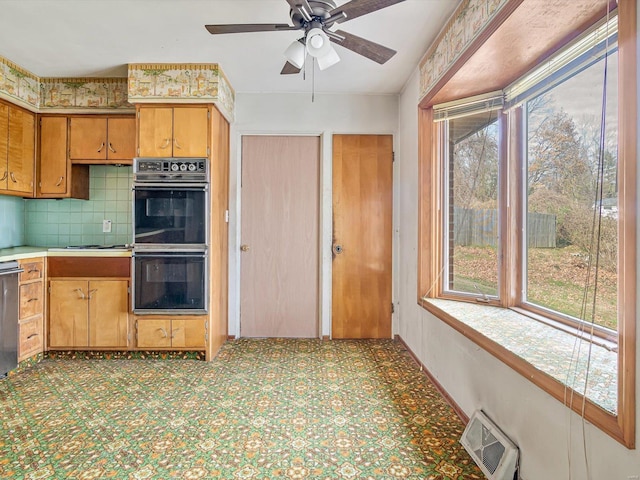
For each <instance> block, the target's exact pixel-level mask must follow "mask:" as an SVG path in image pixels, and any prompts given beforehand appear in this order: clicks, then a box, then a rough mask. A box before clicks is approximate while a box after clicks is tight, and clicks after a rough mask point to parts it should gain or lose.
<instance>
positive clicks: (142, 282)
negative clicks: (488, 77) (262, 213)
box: [132, 158, 209, 314]
mask: <svg viewBox="0 0 640 480" xmlns="http://www.w3.org/2000/svg"><path fill="white" fill-rule="evenodd" d="M133 173H134V183H133V209H132V213H133V215H132V217H133V255H132V258H133V260H132V261H133V295H132V299H133V312H134V313H137V314H169V313H170V314H203V313H206V312H207V308H208V305H207V296H208V289H207V285H208V261H207V256H208V244H209V171H208V161H207V159H206V158H180V159H178V158H135V159H134V163H133Z"/></svg>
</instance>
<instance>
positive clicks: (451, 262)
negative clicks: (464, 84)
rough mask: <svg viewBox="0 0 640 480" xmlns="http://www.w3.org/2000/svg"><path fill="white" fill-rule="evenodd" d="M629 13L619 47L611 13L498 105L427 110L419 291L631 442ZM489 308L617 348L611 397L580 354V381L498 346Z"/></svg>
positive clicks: (472, 102)
mask: <svg viewBox="0 0 640 480" xmlns="http://www.w3.org/2000/svg"><path fill="white" fill-rule="evenodd" d="M621 10H623V11H626V12H627V13H628V14H630V18H633V21H631V20H630V21H627V22H624V23H621V25H624V26H621V29H620V30H621V32H620V39H621V40H620V42H621V45H620V46H619V45H618V17H617V16H616V15H615V14H612V15H611V16H610V17H608V18H605V19H602V20H601V21H600V22H598V24H596V25H594V26H592V27H590V28H589V29H588V30H585V32H584V34H583V35H581V36H579V37H578V38H576V39H574V40H573V41H572V42H570V43H568V44H567V45H565V46H564V47H563V48H560V49H558V50H557V51H556V52H555V53H553V54H550V55H542V57H543V58H545V60H544V62H542V63H540V64H538V65H533V66H531V65H530V66H529V68H531V70H530V71H529V73H527V74H526V75H524V76H522V77H521V78H520V79H518V80H516V81H515V82H512V83H510V84H508V85H503V86H502V87H501V88H503V90H502V91H501V92H500V93H501V95H500V102H497V101H496V92H493V93H491V94H485V95H482V96H475V97H471V98H466V99H465V98H461V99H459V100H455V101H451V102H449V103H447V104H440V105H435V106H429V107H427V108H424V106H423V108H422V110H421V115H420V122H421V126H420V128H421V142H422V143H421V147H420V154H421V205H420V207H421V211H420V235H421V237H420V258H419V261H420V270H419V292H418V293H419V299H420V303H421V304H422V305H423V306H424V307H425V308H427V309H428V310H430V311H431V312H432V313H434V314H436V315H437V316H439V317H440V318H442V319H443V320H445V321H447V322H448V323H450V324H451V325H452V326H454V327H455V328H457V329H458V330H459V331H460V332H461V333H463V334H465V335H467V336H468V337H469V338H471V339H473V340H474V341H476V342H478V343H479V344H480V345H481V346H483V347H484V348H486V349H487V350H488V351H490V352H491V353H493V354H494V355H496V356H497V357H498V358H500V359H501V360H503V361H505V362H506V363H508V364H510V365H512V366H513V367H514V368H515V369H516V370H518V371H519V372H521V373H523V374H524V375H526V376H527V377H528V378H531V379H532V381H534V382H535V383H537V384H538V385H540V386H541V387H542V388H544V389H545V390H547V391H548V392H549V393H551V394H552V395H554V396H555V397H556V398H558V399H559V400H561V401H565V400H563V399H566V398H567V389H574V390H575V392H573V393H572V394H571V398H574V394H575V396H576V397H577V398H581V399H583V400H581V401H580V402H581V403H580V402H577V403H576V404H574V403H571V404H570V405H569V406H570V407H571V408H572V409H574V410H576V411H578V412H580V413H582V414H585V416H586V417H587V418H588V419H589V420H591V421H592V422H593V423H595V424H596V425H598V426H600V427H601V428H603V430H605V431H606V432H607V433H609V434H610V435H611V436H613V437H614V438H616V439H618V440H620V441H621V442H623V443H625V444H626V445H628V446H633V445H634V438H635V434H634V431H635V430H634V428H635V427H634V417H635V413H634V412H635V410H634V407H635V397H634V394H633V392H634V390H635V387H634V385H635V383H634V376H635V373H634V372H635V371H634V368H633V367H632V368H629V365H633V366H634V367H635V348H634V339H635V324H636V319H635V303H636V271H635V267H636V265H635V259H636V249H637V244H636V241H635V238H636V232H635V230H636V221H637V220H636V210H637V204H636V202H637V197H636V193H635V189H636V167H635V163H636V146H635V142H636V138H635V136H636V118H635V112H636V100H637V99H636V72H635V65H636V63H635V62H636V59H635V46H633V47H630V46H629V45H630V44H634V43H635V34H636V30H635V10H636V8H635V2H631V1H629V2H627V1H625V2H621ZM622 40H625V42H626V43H625V45H626V46H625V47H624V48H623V46H622ZM618 48H620V50H618ZM532 67H533V68H532ZM470 89H471V90H476V91H477V85H474V86H473V87H472V88H470ZM492 89H495V86H492ZM625 95H627V98H625ZM619 100H620V101H619ZM498 103H499V104H498ZM430 299H433V301H430ZM452 300H454V301H459V302H455V304H454V306H453V307H451V306H450V305H451V304H450V303H447V302H451V301H452ZM466 302H471V303H474V304H476V305H474V306H473V307H471V306H469V307H468V308H467V310H468V311H469V312H473V315H476V323H475V326H471V324H472V323H473V322H468V323H466V324H464V318H462V317H464V315H465V308H464V305H466V304H467V303H466ZM482 304H490V305H491V306H490V307H480V308H485V309H491V308H494V309H495V307H496V306H497V307H503V308H504V309H510V310H508V311H509V312H511V313H510V314H509V315H504V318H505V319H509V320H511V319H513V318H516V317H517V315H523V316H524V318H527V319H528V321H538V320H539V321H540V322H541V323H539V324H537V325H547V326H548V328H555V329H557V330H559V331H562V332H565V333H567V334H569V335H575V337H576V338H578V339H580V340H579V341H584V340H585V339H586V341H587V342H593V344H597V345H598V346H600V347H603V348H604V349H608V351H613V352H616V353H615V354H617V355H618V357H617V358H618V367H617V370H616V369H615V367H614V368H613V375H614V377H615V378H614V379H613V382H612V384H611V385H612V386H611V388H612V390H613V397H614V398H613V403H607V401H604V400H602V399H599V398H598V394H593V395H590V393H589V385H588V377H589V370H588V368H589V362H588V361H584V359H583V358H580V359H579V360H577V361H576V360H575V359H573V358H572V359H571V362H575V364H574V366H572V367H571V368H572V369H573V370H574V371H573V373H572V375H573V377H574V378H573V379H569V378H568V377H569V376H567V380H563V379H560V378H559V377H558V376H557V375H553V374H551V373H549V372H545V373H547V375H548V376H540V375H537V374H536V369H537V368H538V366H537V365H536V367H533V366H532V364H531V363H530V362H528V361H525V360H523V358H524V357H523V356H520V354H518V353H515V352H516V351H515V350H513V349H510V350H509V353H507V351H506V348H507V347H505V346H504V345H506V344H507V343H511V345H513V343H514V342H516V343H517V338H515V339H514V338H513V336H512V337H511V338H509V339H508V341H507V342H505V344H498V345H496V344H495V343H496V342H497V340H495V337H494V336H486V335H483V334H478V333H477V332H478V331H479V330H477V328H480V327H478V321H477V318H478V315H477V314H478V310H477V308H479V305H482ZM447 308H448V309H449V310H447ZM488 311H491V312H495V310H488ZM502 311H505V310H502ZM491 315H493V316H494V317H495V315H494V313H491ZM514 315H515V317H514ZM498 316H500V315H499V314H498ZM531 319H533V320H531ZM491 321H492V322H493V321H494V319H493V318H492V319H491ZM498 324H499V322H498V321H496V323H492V325H493V328H494V330H495V326H496V325H498ZM536 331H537V329H536ZM529 338H531V337H529ZM523 347H524V348H523V349H522V350H521V351H526V347H527V346H526V345H525V346H523ZM544 347H545V348H546V349H547V351H548V352H550V354H551V353H552V352H553V351H554V350H558V348H559V346H558V345H554V344H548V345H545V346H544ZM562 348H565V347H562ZM542 351H544V349H542ZM513 353H515V355H513ZM518 356H520V358H517V357H518ZM576 358H577V357H576ZM614 358H615V356H614ZM557 366H558V365H556V367H557ZM562 368H564V367H562ZM580 369H586V370H584V371H581V370H580ZM578 377H579V378H580V379H581V380H579V381H577V380H576V378H578ZM581 382H582V383H581ZM606 410H608V412H606Z"/></svg>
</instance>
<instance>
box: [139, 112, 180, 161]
mask: <svg viewBox="0 0 640 480" xmlns="http://www.w3.org/2000/svg"><path fill="white" fill-rule="evenodd" d="M172 118H173V109H172V108H169V107H167V108H165V107H140V110H138V146H139V152H138V155H139V156H141V157H171V156H172V149H171V143H172V138H173V121H172Z"/></svg>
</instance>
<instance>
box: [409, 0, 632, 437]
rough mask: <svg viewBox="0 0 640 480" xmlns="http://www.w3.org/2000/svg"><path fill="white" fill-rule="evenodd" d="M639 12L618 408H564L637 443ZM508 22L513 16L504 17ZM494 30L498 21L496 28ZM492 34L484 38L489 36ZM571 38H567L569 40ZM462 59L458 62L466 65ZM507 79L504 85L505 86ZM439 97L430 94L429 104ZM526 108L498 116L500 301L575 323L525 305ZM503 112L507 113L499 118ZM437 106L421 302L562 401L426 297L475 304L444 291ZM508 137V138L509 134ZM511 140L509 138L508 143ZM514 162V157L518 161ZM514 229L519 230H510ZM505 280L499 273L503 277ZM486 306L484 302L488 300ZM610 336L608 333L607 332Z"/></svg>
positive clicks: (423, 113)
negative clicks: (522, 193)
mask: <svg viewBox="0 0 640 480" xmlns="http://www.w3.org/2000/svg"><path fill="white" fill-rule="evenodd" d="M636 13H637V6H636V2H635V0H620V1H619V6H618V16H619V19H618V22H619V30H618V51H619V66H618V72H619V74H618V97H619V98H624V102H619V107H618V108H619V112H618V118H619V122H618V123H619V125H620V127H619V133H618V171H619V179H620V184H619V192H618V198H619V234H618V265H624V266H627V267H628V266H632V267H633V268H619V280H618V282H619V288H618V311H619V313H618V318H619V322H618V335H617V336H618V399H617V401H618V408H617V413H616V414H613V413H611V412H607V411H605V410H604V409H602V408H601V407H599V406H598V405H596V404H595V403H593V402H592V401H590V400H589V399H588V398H587V399H584V398H583V397H582V396H581V395H580V394H579V393H577V392H576V393H575V394H574V395H572V398H573V401H572V402H570V404H568V405H567V406H568V407H569V408H571V409H572V410H574V411H575V412H577V413H578V414H582V413H583V412H584V416H585V418H586V419H587V420H588V421H590V422H591V423H593V424H594V425H596V426H597V427H598V428H600V429H602V430H603V431H604V432H605V433H607V434H608V435H610V436H611V437H612V438H614V439H615V440H617V441H618V442H620V443H622V444H623V445H625V446H627V447H628V448H635V376H636V374H635V368H636V286H637V281H636V265H637V264H636V257H637V242H636V226H637V225H636V218H635V217H636V211H637V197H636V192H635V189H636V183H637V176H636V169H637V167H636V161H637V146H636V133H637V120H636V113H637V72H636V64H637V59H636V49H637V47H636V44H635V41H636V31H637V26H636ZM507 20H508V18H507ZM495 29H496V30H497V26H496V27H495ZM488 38H490V37H489V34H487V36H485V38H484V39H483V41H485V40H487V39H488ZM566 43H569V42H565V44H566ZM463 65H464V64H462V65H458V66H457V67H456V68H461V67H462V66H463ZM506 86H507V85H506V84H505V85H504V86H503V87H506ZM435 95H436V94H427V96H426V97H425V98H427V99H429V100H427V102H428V101H430V100H431V99H433V98H434V97H435ZM523 115H524V114H523V111H522V108H521V107H520V108H516V109H514V110H513V111H511V113H510V114H509V116H508V118H503V119H502V121H501V127H500V133H501V140H500V146H501V148H502V152H503V153H501V158H502V156H504V154H506V156H508V157H509V158H510V161H506V162H505V161H500V164H499V171H500V186H499V209H502V210H501V211H502V212H504V218H503V219H502V221H501V226H500V235H501V238H502V242H500V250H499V259H501V261H500V260H499V263H500V267H499V276H500V275H502V280H503V281H499V291H500V297H499V298H500V301H499V302H498V305H499V306H502V307H507V308H513V309H514V310H517V311H519V312H521V313H526V314H528V315H529V316H532V317H534V318H537V319H539V320H542V321H545V322H548V323H550V324H552V325H553V324H555V323H560V324H563V325H567V324H571V323H572V322H567V318H565V316H563V315H555V314H551V315H550V314H549V312H548V311H547V310H546V309H542V308H541V309H537V308H530V305H531V304H527V305H526V306H525V305H524V304H523V298H522V294H521V292H522V289H521V286H522V285H523V282H524V281H526V280H525V278H524V277H523V268H522V265H523V260H522V258H521V257H522V255H523V250H522V248H521V245H522V243H521V242H522V233H521V232H522V231H523V230H522V222H523V215H521V214H520V212H521V211H522V208H523V204H522V202H523V199H522V196H521V195H518V194H517V192H519V191H522V188H523V175H522V168H523V164H522V162H523V161H525V162H526V158H524V155H523V152H524V148H525V139H524V136H523V131H522V129H521V127H520V126H521V125H523V121H524V119H523ZM501 117H502V116H501ZM433 120H434V111H433V105H432V104H429V103H425V101H423V103H421V104H420V105H419V109H418V128H419V130H418V131H419V139H418V143H419V144H418V155H419V184H420V185H419V188H420V194H419V212H418V219H419V249H418V262H419V264H418V304H419V305H421V306H422V307H423V308H424V309H426V310H428V311H429V312H431V313H432V314H434V315H435V316H436V317H438V318H440V319H441V320H443V321H445V322H446V323H448V324H449V325H450V326H452V327H453V328H455V329H456V330H457V331H459V332H460V333H462V334H463V335H465V336H466V337H468V338H470V339H471V340H473V341H474V342H476V343H477V344H478V345H479V346H481V347H482V348H484V349H485V350H487V351H488V352H489V353H491V354H493V355H494V356H496V357H497V358H498V359H500V360H502V361H503V362H504V363H506V364H507V365H509V366H510V367H512V368H513V369H514V370H516V371H517V372H519V373H521V374H522V375H523V376H525V377H527V378H528V379H530V380H531V381H532V382H533V383H534V384H536V385H538V386H539V387H541V388H542V389H543V390H545V391H546V392H548V393H550V394H551V395H552V396H554V397H555V398H556V399H558V400H559V401H562V402H564V401H565V393H566V388H567V387H565V385H563V384H562V383H560V382H559V381H557V380H555V379H553V378H551V377H550V376H549V375H547V374H545V373H544V372H541V371H539V370H537V369H535V368H534V367H532V366H531V365H530V364H528V363H527V362H525V361H524V360H523V359H522V358H520V357H518V356H517V355H515V354H513V353H512V352H510V351H508V350H507V349H505V348H504V347H502V346H501V345H499V344H497V343H496V342H494V341H492V340H489V339H488V338H486V337H485V336H483V335H482V334H480V333H479V332H477V331H475V330H473V329H471V328H470V327H468V326H467V325H465V324H464V323H463V322H462V321H460V320H459V319H456V318H454V317H453V316H451V315H449V314H448V313H447V312H445V311H443V310H441V309H439V308H437V307H435V306H434V305H433V304H430V303H429V302H428V301H425V300H424V298H426V297H438V298H448V299H454V300H460V301H472V302H476V301H477V300H476V299H475V298H468V295H464V296H457V295H453V296H452V295H449V294H448V293H446V294H445V292H443V282H442V278H441V268H442V267H441V265H442V260H443V258H444V252H443V249H444V248H446V246H445V245H443V241H442V239H443V238H444V235H443V233H444V232H443V228H444V222H443V221H442V219H443V217H444V212H443V209H444V206H443V205H442V203H443V202H442V200H441V199H442V198H443V197H442V195H443V193H444V192H447V186H446V185H445V184H444V183H443V182H444V175H443V173H444V172H443V166H442V165H441V164H440V163H441V162H440V157H439V153H440V152H441V150H440V146H439V140H441V139H442V131H441V129H442V126H441V125H438V124H435V123H434V121H433ZM509 137H511V141H508V138H509ZM507 142H508V143H507ZM514 159H517V161H514ZM508 232H517V234H516V235H507V233H508ZM499 278H500V277H499ZM483 303H484V302H483ZM605 336H606V335H605Z"/></svg>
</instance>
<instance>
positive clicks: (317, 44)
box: [205, 0, 404, 75]
mask: <svg viewBox="0 0 640 480" xmlns="http://www.w3.org/2000/svg"><path fill="white" fill-rule="evenodd" d="M403 1H404V0H351V1H349V2H347V3H345V4H344V5H342V6H340V7H336V3H335V1H334V0H286V2H287V3H288V4H289V6H290V7H291V11H290V13H289V15H290V16H291V22H292V24H293V25H289V24H287V23H276V24H263V23H247V24H228V25H205V28H206V29H207V30H208V31H209V33H211V34H213V35H219V34H224V33H245V32H272V31H288V30H302V31H303V32H304V35H303V36H302V37H301V38H299V39H298V40H295V41H294V42H293V43H291V45H289V47H288V48H287V50H286V51H285V57H286V58H287V63H285V65H284V68H283V69H282V71H281V72H280V73H281V74H282V75H289V74H295V73H299V72H300V70H301V69H302V67H303V65H304V62H305V59H306V57H307V54H309V55H311V57H313V58H314V59H315V60H316V61H317V62H318V67H319V68H320V70H324V69H325V68H328V67H330V66H332V65H335V64H336V63H338V62H339V61H340V57H339V56H338V54H337V52H336V51H335V49H334V48H333V46H332V45H331V43H330V42H333V43H335V44H337V45H341V46H343V47H344V48H347V49H349V50H351V51H353V52H356V53H358V54H360V55H362V56H364V57H366V58H369V59H371V60H373V61H374V62H377V63H379V64H383V63H385V62H387V61H388V60H389V59H390V58H391V57H393V56H394V55H395V54H396V51H395V50H392V49H390V48H387V47H385V46H383V45H380V44H377V43H375V42H372V41H370V40H366V39H364V38H361V37H358V36H356V35H353V34H352V33H348V32H345V31H343V30H331V27H333V26H334V25H335V24H338V23H344V22H346V21H348V20H352V19H354V18H357V17H361V16H363V15H366V14H368V13H372V12H375V11H377V10H381V9H383V8H385V7H389V6H391V5H395V4H396V3H400V2H403Z"/></svg>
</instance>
